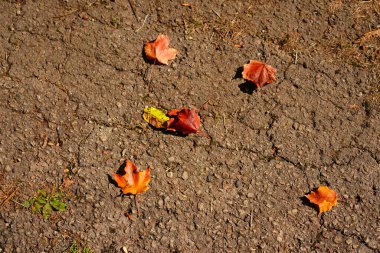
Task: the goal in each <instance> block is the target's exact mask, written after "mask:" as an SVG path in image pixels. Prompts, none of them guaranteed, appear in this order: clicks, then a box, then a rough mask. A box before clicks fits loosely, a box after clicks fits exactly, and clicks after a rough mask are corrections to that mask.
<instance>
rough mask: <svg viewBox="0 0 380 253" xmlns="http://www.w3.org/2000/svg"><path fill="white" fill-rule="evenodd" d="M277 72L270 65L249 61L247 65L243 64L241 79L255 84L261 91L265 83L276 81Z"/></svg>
mask: <svg viewBox="0 0 380 253" xmlns="http://www.w3.org/2000/svg"><path fill="white" fill-rule="evenodd" d="M276 72H277V70H276V69H275V68H273V67H272V66H270V65H267V64H265V63H263V62H260V61H255V60H251V61H249V64H244V70H243V78H244V79H246V80H249V81H251V82H253V83H254V84H256V86H257V88H259V89H261V87H263V86H264V84H266V83H272V82H274V81H275V80H276Z"/></svg>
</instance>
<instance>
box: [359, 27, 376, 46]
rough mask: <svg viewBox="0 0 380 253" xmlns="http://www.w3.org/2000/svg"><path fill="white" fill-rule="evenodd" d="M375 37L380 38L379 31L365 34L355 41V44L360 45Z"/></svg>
mask: <svg viewBox="0 0 380 253" xmlns="http://www.w3.org/2000/svg"><path fill="white" fill-rule="evenodd" d="M376 36H377V37H380V29H377V30H374V31H370V32H367V33H365V34H364V35H363V36H362V37H361V38H360V39H357V40H355V43H356V44H360V45H362V44H363V43H364V42H365V41H366V40H369V39H370V38H372V37H376Z"/></svg>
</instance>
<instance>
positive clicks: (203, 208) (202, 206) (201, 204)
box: [198, 203, 205, 212]
mask: <svg viewBox="0 0 380 253" xmlns="http://www.w3.org/2000/svg"><path fill="white" fill-rule="evenodd" d="M198 210H199V211H201V212H202V211H203V210H205V205H204V204H203V203H198Z"/></svg>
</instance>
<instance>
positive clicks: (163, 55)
mask: <svg viewBox="0 0 380 253" xmlns="http://www.w3.org/2000/svg"><path fill="white" fill-rule="evenodd" d="M144 52H145V56H146V57H147V58H148V59H149V60H152V61H156V60H157V61H158V62H159V63H162V64H166V65H168V61H169V60H173V59H174V58H175V57H176V55H177V50H176V49H174V48H169V37H168V36H167V35H164V34H159V35H158V36H157V39H156V40H154V41H150V42H149V41H148V42H146V43H145V45H144Z"/></svg>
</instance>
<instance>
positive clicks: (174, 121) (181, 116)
mask: <svg viewBox="0 0 380 253" xmlns="http://www.w3.org/2000/svg"><path fill="white" fill-rule="evenodd" d="M167 115H168V116H169V117H170V119H169V121H168V126H167V128H166V129H167V130H170V131H175V132H179V133H182V134H185V135H187V134H191V133H198V132H200V131H199V127H200V125H201V119H200V118H199V116H198V114H197V111H196V109H188V108H183V109H181V110H177V109H174V110H170V111H169V112H168V113H167Z"/></svg>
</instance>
